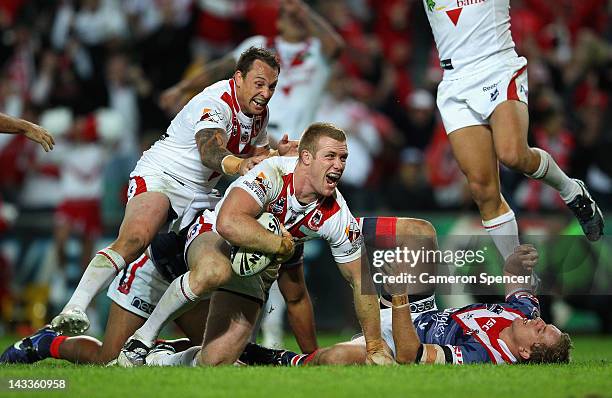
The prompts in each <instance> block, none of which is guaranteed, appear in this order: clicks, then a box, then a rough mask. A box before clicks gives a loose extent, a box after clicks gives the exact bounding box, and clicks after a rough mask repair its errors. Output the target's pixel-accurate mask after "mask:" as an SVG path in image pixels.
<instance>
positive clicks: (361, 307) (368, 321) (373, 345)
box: [337, 257, 393, 365]
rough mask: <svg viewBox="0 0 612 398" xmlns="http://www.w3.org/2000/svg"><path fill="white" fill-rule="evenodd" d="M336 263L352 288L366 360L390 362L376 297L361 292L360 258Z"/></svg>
mask: <svg viewBox="0 0 612 398" xmlns="http://www.w3.org/2000/svg"><path fill="white" fill-rule="evenodd" d="M337 265H338V268H339V269H340V272H341V273H342V276H344V278H345V279H346V280H347V281H348V283H349V284H350V285H351V287H352V288H353V300H354V302H355V313H356V314H357V319H358V320H359V324H360V325H361V330H362V331H363V336H364V337H365V341H366V351H367V354H366V355H367V356H366V362H367V363H369V364H376V365H388V364H392V363H393V358H391V356H390V355H389V354H388V353H387V352H386V351H385V348H384V344H385V343H384V341H383V339H382V337H381V333H380V306H379V304H378V298H377V297H376V295H374V294H362V290H361V288H362V277H361V258H360V257H359V258H357V259H355V260H353V261H350V262H347V263H337ZM367 280H369V278H367Z"/></svg>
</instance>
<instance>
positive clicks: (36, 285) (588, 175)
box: [0, 0, 612, 334]
mask: <svg viewBox="0 0 612 398" xmlns="http://www.w3.org/2000/svg"><path fill="white" fill-rule="evenodd" d="M275 4H276V2H275V1H267V0H259V1H254V0H252V1H247V0H243V1H240V0H174V1H169V0H165V1H164V0H157V1H156V0H125V1H119V0H83V1H27V0H3V1H2V2H0V27H1V31H0V111H1V112H4V113H7V114H10V115H12V116H17V117H22V118H25V119H27V120H31V121H33V122H41V121H42V120H43V118H44V116H45V115H47V116H49V115H50V114H49V113H48V112H49V111H50V110H55V111H56V112H57V109H58V108H60V109H68V110H69V111H70V112H71V113H72V114H73V116H74V117H73V122H72V123H71V126H70V128H69V130H70V133H66V134H64V135H63V138H59V139H58V145H57V147H56V149H55V150H54V152H56V155H53V156H52V155H50V154H45V153H43V152H42V151H41V150H40V148H38V147H36V146H35V145H33V144H32V143H31V142H28V141H27V140H25V139H24V138H23V137H14V136H10V135H1V136H0V190H1V204H0V214H1V218H2V219H1V221H0V228H1V229H2V232H1V233H2V235H1V249H2V257H1V259H0V300H1V306H0V309H1V311H2V322H1V323H0V334H1V333H2V332H3V331H4V332H11V333H12V332H14V331H17V332H21V333H27V332H28V331H30V330H31V328H35V327H38V326H40V325H41V324H42V323H43V322H45V321H47V320H48V318H49V317H50V316H51V315H52V314H53V313H54V312H56V311H57V310H58V309H60V308H61V306H62V305H63V303H64V302H65V300H66V299H67V295H68V294H69V293H70V288H71V287H74V285H75V284H76V282H77V281H78V278H79V276H80V272H81V269H80V263H81V260H80V251H81V247H80V244H79V240H78V239H72V240H70V241H69V244H68V246H67V252H68V260H67V261H66V262H65V264H58V263H57V259H56V258H55V255H54V252H55V251H54V245H53V234H54V230H53V225H54V212H55V210H56V207H57V205H58V204H59V203H60V202H61V200H62V197H61V190H60V186H59V181H60V180H59V179H60V176H61V173H62V167H63V164H62V159H61V153H62V152H61V151H62V149H61V148H62V145H64V144H66V145H70V141H71V140H74V137H75V136H76V135H78V134H81V138H80V139H81V140H83V141H87V142H88V144H91V145H98V146H100V147H101V148H103V150H105V151H107V152H108V154H109V157H108V160H107V161H106V163H105V164H104V167H103V169H101V170H99V173H98V176H97V177H96V178H99V179H101V180H102V184H103V189H102V197H101V203H102V215H103V222H104V232H103V234H102V236H101V237H100V238H99V239H98V240H97V241H96V244H95V247H102V246H103V244H104V243H105V242H108V241H110V240H112V239H113V237H114V236H115V232H116V230H117V227H118V223H119V222H120V219H121V216H122V208H123V204H124V199H123V198H124V197H125V190H126V188H127V187H126V182H127V177H128V174H129V172H130V171H131V169H132V168H133V166H134V164H135V161H136V160H137V159H138V157H139V156H140V153H141V151H142V150H143V149H146V148H147V147H148V146H149V145H150V144H151V143H152V142H153V141H154V140H155V139H156V138H157V137H158V136H159V135H160V134H161V133H163V131H164V130H165V128H166V126H167V124H168V122H169V120H170V116H169V115H167V114H165V113H164V112H162V111H161V109H160V108H159V107H158V105H157V100H158V97H159V94H160V92H161V91H162V90H163V89H165V88H167V87H169V86H171V85H172V84H174V83H176V82H177V81H179V80H180V79H181V78H182V77H183V76H185V74H188V73H193V71H194V70H197V68H198V67H199V66H200V65H202V64H204V63H206V62H208V61H209V60H212V59H215V58H218V57H219V56H222V55H224V54H226V53H227V52H228V51H229V50H231V49H232V48H234V46H235V45H236V44H238V43H239V42H240V41H241V40H242V39H244V38H246V37H249V36H252V35H255V34H262V35H266V36H269V35H274V34H275V26H274V23H272V21H274V19H275V16H276V13H277V10H276V5H275ZM309 4H311V5H312V6H314V7H315V8H316V9H317V10H318V11H319V12H320V13H321V14H322V15H324V16H325V18H326V19H327V20H328V21H329V22H331V23H332V25H333V26H334V27H335V29H336V30H337V31H338V32H339V33H340V34H341V35H342V37H343V38H344V40H345V41H346V44H347V48H346V50H345V52H344V53H343V55H342V57H341V59H340V61H339V62H338V64H337V66H336V67H335V68H334V73H333V76H332V78H331V80H330V86H329V89H328V93H327V95H326V97H325V98H322V99H321V101H322V102H325V103H327V104H333V106H323V107H321V110H320V112H319V115H318V117H317V119H319V120H333V121H336V122H337V123H340V124H343V125H341V127H343V128H344V129H345V131H346V132H347V134H348V135H349V136H350V138H351V146H350V147H349V149H350V151H351V156H350V158H349V161H350V163H349V166H348V167H349V168H348V170H350V172H348V171H347V173H346V175H345V176H344V177H343V180H344V181H343V184H342V187H341V191H342V192H343V193H344V194H345V196H346V197H347V200H348V202H349V203H350V204H351V208H352V209H353V212H354V213H355V214H356V215H361V216H363V215H398V216H400V215H401V216H409V217H419V218H425V219H428V220H431V221H432V222H433V223H434V225H435V226H436V228H437V229H438V233H439V234H440V236H441V242H442V245H443V242H444V237H446V236H454V235H470V234H472V233H477V232H476V231H478V230H479V228H480V227H479V224H480V219H479V217H478V215H477V212H476V209H475V206H474V205H473V202H472V200H471V198H470V196H469V192H468V190H467V189H466V185H465V179H464V177H463V176H462V175H461V173H460V171H459V170H458V168H457V165H456V163H455V161H454V159H453V157H452V154H451V152H450V147H449V145H448V141H447V140H446V138H445V133H444V131H443V128H442V126H441V123H440V120H439V116H438V115H437V111H436V109H435V90H436V85H437V83H438V82H439V80H440V78H441V70H440V68H439V67H438V66H437V54H436V52H435V46H434V44H433V40H432V37H431V32H430V28H429V26H428V23H427V20H426V16H425V14H424V12H423V7H422V4H421V2H420V1H416V0H385V1H375V0H370V1H368V0H333V1H320V2H318V3H315V2H309ZM511 15H512V31H513V38H514V41H515V43H516V44H517V47H518V52H519V53H520V54H521V55H525V56H526V57H527V58H528V60H529V87H530V104H529V107H530V118H531V125H530V141H531V142H532V143H533V144H535V145H537V146H539V147H542V148H545V149H546V150H548V151H549V152H550V153H551V154H552V155H553V157H554V158H555V159H556V160H557V162H558V163H559V164H560V165H561V167H563V168H564V169H565V170H566V171H568V174H570V175H571V176H574V177H577V178H581V179H583V180H585V181H586V182H587V185H588V186H589V187H590V189H591V192H592V193H593V196H594V197H595V198H596V199H597V201H598V203H599V205H600V206H601V208H602V210H603V211H604V213H608V216H610V215H611V214H610V210H612V161H611V159H610V155H609V153H611V151H610V149H611V147H612V122H611V120H610V119H611V118H612V112H610V110H611V109H610V106H611V104H610V98H609V95H610V92H611V90H610V85H611V83H612V47H611V45H610V43H611V40H610V39H611V38H612V24H611V23H610V22H611V15H612V5H611V3H610V2H607V1H605V0H583V1H580V2H576V1H571V0H563V1H552V0H522V1H521V0H513V1H512V9H511ZM100 109H106V110H109V109H110V111H111V113H112V114H113V115H114V116H115V117H116V118H120V119H121V120H122V124H121V129H120V132H119V133H120V136H119V139H115V140H113V141H112V142H108V141H96V140H95V136H96V135H97V134H96V128H98V129H99V126H98V127H96V120H99V118H98V117H97V116H96V115H98V114H99V110H100ZM340 116H341V117H340ZM97 118H98V119H97ZM50 128H51V127H50ZM115 132H116V131H115ZM57 153H59V154H60V155H59V156H58V155H57ZM502 183H503V193H504V196H505V198H506V199H507V200H508V201H509V202H510V203H511V206H512V207H513V208H514V209H515V211H516V212H517V215H518V220H519V226H520V229H521V231H522V232H523V233H525V234H531V235H534V236H539V237H546V236H551V237H555V236H557V235H559V234H568V235H580V232H579V227H578V226H577V225H576V224H575V222H574V219H573V217H571V215H570V213H569V212H568V211H567V210H566V209H565V207H564V205H563V203H562V202H561V201H560V199H558V198H557V197H556V195H553V193H552V192H551V191H549V190H548V189H547V187H545V186H544V185H542V184H539V183H535V182H532V181H529V180H527V179H526V178H524V177H523V176H520V175H517V174H515V173H512V172H510V171H508V170H502ZM608 230H609V229H608ZM574 239H575V241H578V240H580V241H586V240H585V239H584V238H583V237H581V236H577V237H576V238H574ZM575 241H573V242H575ZM610 249H612V242H611V241H609V240H608V241H606V239H604V241H603V242H601V243H598V244H596V245H592V246H587V247H586V248H585V249H584V250H586V252H585V253H587V252H589V251H590V250H594V251H595V252H597V253H599V254H600V255H601V253H604V254H605V253H606V252H607V250H610ZM553 250H555V249H554V246H553ZM577 253H579V254H578V257H579V258H580V253H582V252H580V251H578V252H577ZM587 254H588V253H587ZM585 257H587V255H586V254H585ZM605 258H606V257H604V260H605ZM607 258H610V257H607ZM611 267H612V266H611V265H609V264H607V262H606V261H594V262H593V263H592V264H591V263H589V264H587V265H585V266H584V267H580V268H579V269H578V271H577V272H576V271H574V273H572V274H569V275H570V276H571V280H572V281H573V282H574V285H576V286H573V285H572V286H566V288H564V289H561V290H560V291H558V292H557V294H555V295H554V296H548V297H547V298H546V299H545V300H546V302H547V304H551V306H550V307H551V308H555V309H554V311H552V310H551V313H550V316H551V317H552V320H555V321H556V322H558V323H561V326H562V327H563V326H565V328H566V329H569V330H570V331H581V332H589V333H602V332H603V333H610V331H611V328H612V320H611V318H610V316H611V312H610V310H609V308H610V304H611V303H610V301H611V297H612V294H610V293H609V292H610V287H609V286H608V287H607V290H606V288H604V290H603V291H604V292H606V291H607V292H608V294H603V295H598V296H593V295H585V294H582V295H580V296H575V295H572V294H571V293H572V289H573V288H574V287H576V288H577V289H578V290H577V291H580V292H583V293H584V292H585V291H588V286H590V285H589V284H590V283H593V280H594V278H595V275H597V278H599V279H600V281H601V280H603V281H605V282H607V283H608V284H609V283H610V282H609V281H612V277H611V276H610V275H611V274H612V271H611V269H610V268H611ZM596 271H597V272H596ZM307 272H308V282H309V287H310V290H311V296H312V298H313V301H314V305H315V313H316V315H317V326H318V328H319V330H325V331H333V332H340V331H343V332H346V333H349V334H350V333H351V332H353V331H354V330H355V329H356V324H355V320H354V316H353V311H352V309H351V302H350V293H349V291H348V290H347V287H346V286H345V285H346V284H345V283H344V282H343V281H342V280H341V277H340V275H339V273H338V272H337V270H336V269H335V267H334V266H333V264H332V262H331V257H330V256H329V253H327V252H326V251H323V250H321V247H320V246H319V245H318V244H317V243H312V244H311V245H310V246H309V249H308V252H307ZM549 274H553V275H552V276H554V272H553V273H549ZM66 281H67V289H64V282H66ZM585 286H587V288H586V290H585V289H584V287H585ZM580 287H582V288H583V289H582V290H580ZM553 303H554V305H552V304H553ZM106 304H107V302H106V301H105V300H104V299H99V300H98V301H97V302H96V306H97V307H99V309H100V318H103V317H104V315H103V314H104V307H105V305H106ZM548 319H551V318H548ZM99 323H101V324H104V322H103V319H100V320H99Z"/></svg>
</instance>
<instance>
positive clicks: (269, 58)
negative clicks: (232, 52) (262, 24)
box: [236, 47, 280, 75]
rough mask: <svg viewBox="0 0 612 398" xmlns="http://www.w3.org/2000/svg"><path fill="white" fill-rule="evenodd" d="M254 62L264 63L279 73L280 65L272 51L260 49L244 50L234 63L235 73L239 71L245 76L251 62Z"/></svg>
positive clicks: (251, 64)
mask: <svg viewBox="0 0 612 398" xmlns="http://www.w3.org/2000/svg"><path fill="white" fill-rule="evenodd" d="M256 60H260V61H262V62H265V63H266V64H268V65H269V66H270V67H272V68H273V69H276V71H277V72H279V73H280V63H279V62H278V58H277V57H276V55H275V54H274V53H273V52H272V51H270V50H268V49H265V48H261V47H249V48H247V49H246V50H244V51H243V52H242V54H240V58H238V62H237V63H236V71H240V72H241V73H242V74H243V75H246V74H247V73H248V72H249V71H250V70H251V67H252V66H253V62H255V61H256Z"/></svg>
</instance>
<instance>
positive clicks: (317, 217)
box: [308, 209, 323, 231]
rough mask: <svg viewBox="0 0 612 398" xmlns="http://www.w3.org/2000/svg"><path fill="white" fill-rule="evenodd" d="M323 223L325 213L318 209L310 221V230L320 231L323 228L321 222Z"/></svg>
mask: <svg viewBox="0 0 612 398" xmlns="http://www.w3.org/2000/svg"><path fill="white" fill-rule="evenodd" d="M322 221H323V213H321V210H319V209H317V210H315V211H314V213H313V214H312V216H311V217H310V219H309V220H308V228H310V229H311V230H313V231H318V230H319V227H320V226H321V222H322Z"/></svg>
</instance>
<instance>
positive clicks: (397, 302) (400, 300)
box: [391, 294, 410, 309]
mask: <svg viewBox="0 0 612 398" xmlns="http://www.w3.org/2000/svg"><path fill="white" fill-rule="evenodd" d="M391 307H392V308H395V309H400V308H407V307H410V302H409V301H408V295H407V294H395V295H392V296H391Z"/></svg>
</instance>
